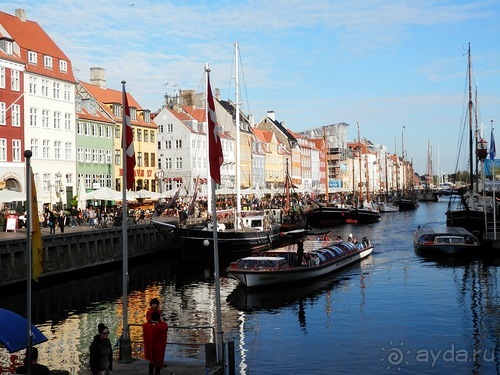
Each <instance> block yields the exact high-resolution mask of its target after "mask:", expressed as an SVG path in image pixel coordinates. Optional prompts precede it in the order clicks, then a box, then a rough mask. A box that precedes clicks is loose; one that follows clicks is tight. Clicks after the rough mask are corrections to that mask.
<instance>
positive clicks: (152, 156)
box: [151, 152, 156, 168]
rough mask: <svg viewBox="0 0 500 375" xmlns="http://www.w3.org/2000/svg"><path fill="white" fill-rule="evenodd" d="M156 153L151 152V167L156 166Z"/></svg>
mask: <svg viewBox="0 0 500 375" xmlns="http://www.w3.org/2000/svg"><path fill="white" fill-rule="evenodd" d="M155 160H156V155H155V153H154V152H152V153H151V167H153V168H154V166H155Z"/></svg>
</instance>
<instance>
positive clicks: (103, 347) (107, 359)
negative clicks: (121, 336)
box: [90, 323, 113, 375]
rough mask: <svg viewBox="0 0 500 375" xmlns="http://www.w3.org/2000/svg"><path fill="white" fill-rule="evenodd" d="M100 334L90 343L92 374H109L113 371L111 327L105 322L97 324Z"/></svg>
mask: <svg viewBox="0 0 500 375" xmlns="http://www.w3.org/2000/svg"><path fill="white" fill-rule="evenodd" d="M97 331H98V332H99V334H98V335H95V336H94V341H92V344H90V369H91V370H92V375H108V374H109V373H110V372H111V371H113V348H112V347H111V341H109V328H108V327H106V326H105V325H104V324H103V323H100V324H99V325H98V326H97Z"/></svg>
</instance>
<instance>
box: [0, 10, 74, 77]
mask: <svg viewBox="0 0 500 375" xmlns="http://www.w3.org/2000/svg"><path fill="white" fill-rule="evenodd" d="M0 25H1V26H2V27H3V29H5V31H6V32H7V33H8V36H10V38H12V39H13V40H14V41H15V43H17V44H18V45H19V46H20V48H21V59H22V60H23V61H24V62H25V63H26V71H28V72H32V73H37V74H40V75H43V76H48V77H52V78H57V79H61V80H64V81H69V82H75V77H74V75H73V67H72V65H71V61H70V60H69V58H68V56H66V55H65V53H64V52H63V51H62V50H61V49H60V48H59V47H58V46H57V44H56V43H55V42H54V41H53V40H52V39H51V38H50V36H49V35H48V34H47V33H46V32H45V31H44V30H43V29H42V28H41V27H40V25H39V24H38V23H36V22H33V21H29V20H26V21H22V20H21V19H19V18H18V17H16V16H13V15H10V14H7V13H5V12H0ZM4 36H7V35H4ZM28 51H33V52H37V54H38V55H37V64H32V63H28ZM44 55H45V56H50V57H52V59H53V61H52V68H46V67H44V59H43V56H44ZM60 60H64V61H66V62H67V70H66V72H63V71H60V70H59V61H60Z"/></svg>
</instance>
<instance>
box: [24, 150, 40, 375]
mask: <svg viewBox="0 0 500 375" xmlns="http://www.w3.org/2000/svg"><path fill="white" fill-rule="evenodd" d="M31 156H32V153H31V150H25V151H24V158H25V161H26V213H27V215H28V220H26V258H27V260H26V263H27V267H26V268H27V273H26V296H27V298H26V344H27V348H26V373H27V374H28V375H31V373H32V372H31V370H32V369H31V358H32V351H31V273H32V271H31V267H32V264H33V259H32V254H31V251H32V245H31V228H32V225H31V220H35V219H36V220H38V218H34V217H32V216H33V213H32V212H33V210H32V209H31V197H32V186H31V164H30V160H31Z"/></svg>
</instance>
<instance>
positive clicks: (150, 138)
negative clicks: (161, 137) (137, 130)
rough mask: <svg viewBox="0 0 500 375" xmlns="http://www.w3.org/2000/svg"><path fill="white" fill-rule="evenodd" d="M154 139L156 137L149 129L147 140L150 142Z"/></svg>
mask: <svg viewBox="0 0 500 375" xmlns="http://www.w3.org/2000/svg"><path fill="white" fill-rule="evenodd" d="M155 139H156V137H155V132H154V131H152V130H151V131H150V132H149V141H150V142H151V143H154V142H155Z"/></svg>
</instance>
